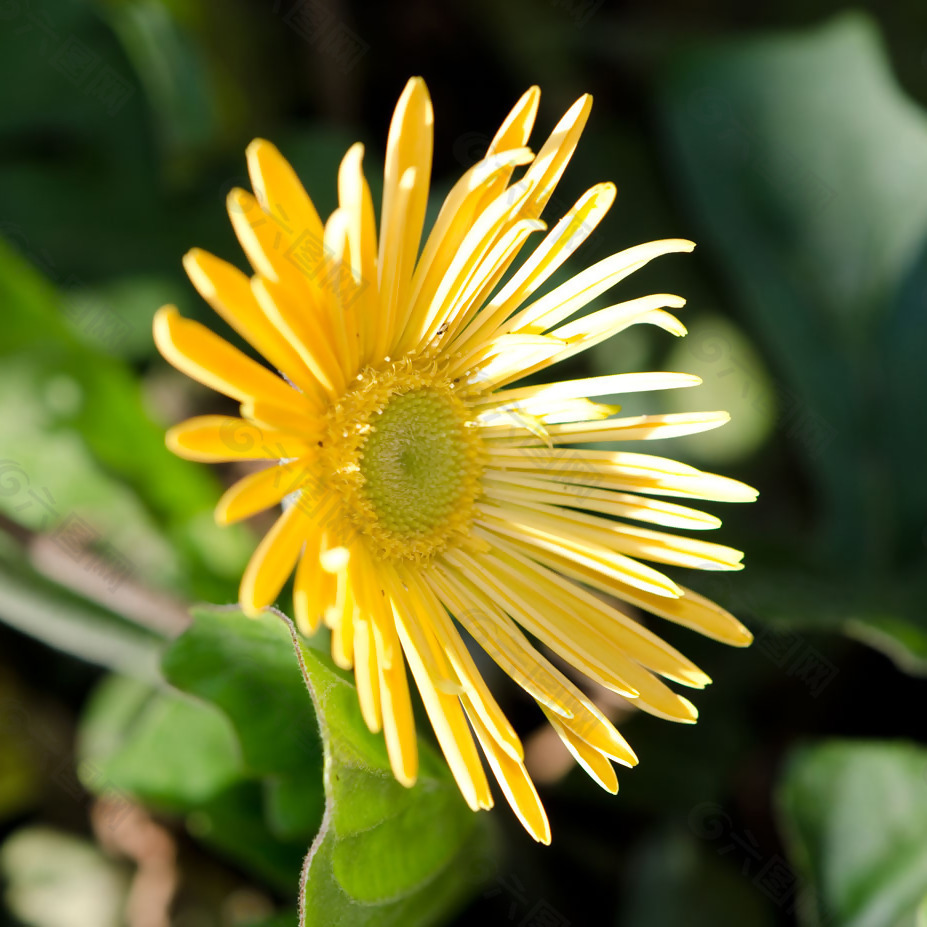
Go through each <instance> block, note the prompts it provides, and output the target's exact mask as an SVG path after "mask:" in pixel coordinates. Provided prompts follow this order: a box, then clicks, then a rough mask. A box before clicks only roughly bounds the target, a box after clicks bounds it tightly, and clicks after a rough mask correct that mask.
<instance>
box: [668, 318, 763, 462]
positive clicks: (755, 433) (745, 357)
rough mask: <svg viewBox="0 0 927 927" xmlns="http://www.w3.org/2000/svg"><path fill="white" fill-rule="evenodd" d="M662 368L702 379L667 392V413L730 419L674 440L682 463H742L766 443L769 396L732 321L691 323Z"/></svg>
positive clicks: (758, 364)
mask: <svg viewBox="0 0 927 927" xmlns="http://www.w3.org/2000/svg"><path fill="white" fill-rule="evenodd" d="M665 365H666V366H665V369H667V370H680V371H685V372H686V373H694V374H695V375H696V376H700V377H701V378H702V384H701V385H700V386H698V387H696V388H695V389H674V390H668V391H667V395H666V397H665V400H664V402H665V406H666V408H667V410H668V411H670V412H699V411H714V410H723V411H725V412H729V413H730V415H731V420H730V422H728V423H727V424H726V425H725V426H724V427H723V428H718V429H715V430H712V431H709V432H703V433H702V434H697V435H691V436H687V437H684V438H678V439H677V440H676V441H675V447H678V448H680V454H681V455H682V456H683V458H684V459H689V457H692V458H694V459H696V460H697V461H701V462H704V463H707V464H711V465H718V466H722V465H726V464H729V463H734V462H737V461H740V460H743V459H744V458H746V457H748V456H749V455H750V454H751V453H753V452H754V451H756V450H757V449H758V448H759V447H761V446H762V445H763V443H764V442H765V441H766V440H767V438H768V437H769V435H770V433H771V432H772V430H773V427H774V424H775V416H776V400H775V394H774V391H773V388H772V384H771V383H770V380H769V374H768V372H767V371H766V370H765V368H764V365H763V361H762V359H761V358H760V357H759V355H758V354H757V352H756V350H755V349H754V348H753V346H752V345H751V344H750V342H749V340H748V339H747V338H746V337H745V336H744V334H743V333H742V332H741V331H740V330H739V329H738V327H737V326H736V325H734V324H733V323H732V322H730V321H729V320H727V319H724V318H722V317H721V316H707V317H706V316H701V317H699V318H697V319H696V320H695V321H694V322H693V323H691V324H690V325H689V334H688V335H687V336H686V337H685V338H682V339H680V340H678V341H676V342H675V343H674V344H673V346H672V349H671V350H670V352H669V354H668V355H667V358H666V361H665Z"/></svg>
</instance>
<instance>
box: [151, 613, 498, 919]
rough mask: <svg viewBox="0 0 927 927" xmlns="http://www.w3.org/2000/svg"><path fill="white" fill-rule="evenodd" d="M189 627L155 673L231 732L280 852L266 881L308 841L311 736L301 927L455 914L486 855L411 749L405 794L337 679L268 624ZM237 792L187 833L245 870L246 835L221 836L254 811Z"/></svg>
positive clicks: (291, 636)
mask: <svg viewBox="0 0 927 927" xmlns="http://www.w3.org/2000/svg"><path fill="white" fill-rule="evenodd" d="M193 617H194V621H193V624H192V626H191V627H190V629H189V630H188V631H186V632H185V633H184V634H183V635H182V636H181V637H180V638H178V639H177V640H176V641H175V642H174V643H173V644H172V645H171V647H170V648H169V649H168V651H167V652H166V654H165V656H164V659H163V661H162V667H163V671H164V674H165V677H166V678H167V679H168V680H169V681H170V682H171V683H172V684H173V685H175V686H176V687H178V688H180V689H182V690H183V691H185V692H187V693H189V694H191V695H195V696H197V697H198V698H201V699H204V700H206V701H208V702H211V703H212V704H214V705H216V706H218V707H219V708H220V709H221V710H222V711H223V712H224V713H225V714H226V715H227V716H228V718H229V720H230V721H231V722H232V725H233V727H234V728H235V731H236V734H237V735H238V738H239V741H240V743H241V747H242V754H243V757H244V760H245V769H246V772H247V773H249V774H253V775H259V776H261V777H263V785H262V790H263V791H262V801H263V803H264V809H265V819H266V821H267V822H268V824H269V825H270V827H271V829H272V830H273V832H274V833H276V834H277V836H278V838H279V845H280V848H281V849H280V850H279V852H278V853H277V856H276V862H275V863H274V864H273V865H272V866H270V867H268V868H269V869H270V870H272V871H276V872H277V873H278V875H279V874H282V873H285V872H286V871H287V869H286V860H287V859H288V858H289V857H288V856H287V854H288V852H289V851H288V850H287V849H286V847H289V846H291V845H292V843H293V841H294V840H295V839H296V838H297V837H298V836H301V837H303V839H305V838H306V837H307V836H308V835H307V831H308V830H309V829H310V825H311V831H310V832H311V833H314V832H315V830H316V829H317V828H318V824H319V819H320V816H321V810H322V809H321V802H320V801H318V800H319V799H321V796H322V763H321V761H322V754H321V744H320V742H319V725H321V727H322V730H323V733H324V749H325V775H324V789H325V791H324V798H325V817H324V820H323V821H322V827H321V830H320V831H319V833H318V836H317V837H316V840H315V843H314V844H313V846H312V849H311V851H310V853H309V856H308V857H307V859H306V865H305V869H304V872H303V883H302V884H303V903H304V914H303V921H302V924H303V925H304V927H309V925H313V924H325V925H332V927H335V925H338V924H345V925H347V924H350V925H352V927H354V925H364V924H374V923H375V924H377V925H380V924H384V925H386V924H402V925H404V927H405V925H408V927H415V925H418V924H421V925H425V924H432V923H435V922H436V921H438V920H439V919H440V918H441V917H444V916H446V915H447V914H448V912H450V911H451V910H452V909H453V908H455V907H456V906H457V905H458V904H460V903H461V901H462V900H463V899H464V898H465V897H466V895H467V894H468V893H469V892H470V891H472V890H473V888H475V887H476V886H475V885H474V884H473V879H472V878H470V876H469V875H468V873H470V872H471V871H472V865H469V863H470V862H472V859H473V857H474V855H476V854H482V855H486V853H487V852H488V848H487V845H486V835H485V831H484V828H483V827H482V826H480V825H481V823H482V821H481V820H480V819H479V818H477V816H476V815H474V814H473V813H472V812H471V811H470V810H469V809H468V808H467V806H466V804H465V803H464V801H463V799H462V798H461V797H460V794H459V792H458V790H457V787H456V785H455V784H454V782H453V779H452V778H451V776H450V773H449V772H448V770H447V767H446V764H445V763H444V762H443V760H441V759H440V758H439V757H438V756H436V754H435V753H434V751H433V750H432V749H431V748H430V747H428V745H426V744H424V743H421V744H420V747H419V750H420V756H421V763H420V774H419V782H418V784H417V785H416V786H415V787H414V788H412V789H405V788H403V787H402V786H401V785H399V783H398V782H396V781H395V779H394V778H393V776H392V773H391V772H390V768H389V761H388V758H387V755H386V748H385V747H384V744H383V739H382V737H380V736H376V735H373V734H371V733H370V732H369V731H368V730H367V728H366V726H365V725H364V722H363V720H362V718H361V715H360V708H359V706H358V702H357V693H356V691H355V689H354V685H353V681H352V679H351V677H350V676H349V675H348V674H346V673H344V672H342V671H341V670H339V669H337V668H336V667H335V666H334V665H333V664H332V662H331V660H330V659H329V658H328V657H327V656H325V655H323V654H322V653H320V652H318V651H316V650H311V649H309V648H308V647H307V646H306V644H305V643H304V642H303V641H302V640H301V639H300V638H299V637H298V635H297V634H296V632H295V629H294V628H293V627H292V625H290V624H289V623H284V620H281V618H282V616H280V617H278V616H276V615H273V614H270V613H266V614H264V615H262V616H261V617H260V618H257V619H251V618H246V617H245V616H244V615H242V614H241V612H240V611H238V610H237V609H234V608H212V609H207V608H199V609H196V610H195V611H194V616H193ZM294 647H295V649H296V653H295V654H294ZM300 671H301V672H300ZM307 687H308V688H309V692H308V693H307V691H306V688H307ZM310 695H311V698H310ZM313 703H314V704H315V706H316V717H314V716H313V711H312V707H313ZM316 718H318V720H316ZM244 785H245V784H242V785H240V786H236V787H235V788H234V789H232V790H230V791H229V793H228V794H227V795H226V796H225V797H224V798H223V797H222V796H220V799H217V800H216V801H215V802H213V803H211V804H210V805H209V806H207V807H203V808H201V809H199V810H198V811H197V813H196V815H195V817H194V818H193V819H192V821H191V827H192V829H193V831H194V833H196V834H198V835H200V836H202V837H203V838H204V839H210V840H212V841H213V842H214V843H215V844H216V845H217V846H220V847H221V848H222V849H223V850H224V851H225V852H226V853H231V854H239V856H240V855H241V854H250V855H249V861H248V865H250V866H254V865H255V860H254V859H253V858H252V857H254V855H255V854H254V853H253V852H251V850H252V849H253V848H251V847H249V846H245V845H244V844H246V843H249V842H253V841H254V840H257V836H258V835H257V834H256V833H255V832H254V831H253V822H252V823H251V825H250V826H251V827H252V831H250V832H249V833H250V836H249V837H248V838H247V839H246V840H239V839H235V837H234V831H233V830H232V826H233V824H234V822H235V820H236V815H238V814H239V813H242V812H241V811H240V809H241V808H242V807H243V806H244V807H246V806H247V805H248V803H249V802H253V800H254V796H253V795H252V794H251V793H248V794H246V793H245V792H244V791H243V789H244ZM245 817H247V815H245ZM248 820H250V819H248ZM265 839H266V835H265ZM465 861H466V862H467V863H468V865H464V862H465ZM278 881H279V880H278Z"/></svg>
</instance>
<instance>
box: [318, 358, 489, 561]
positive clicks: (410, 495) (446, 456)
mask: <svg viewBox="0 0 927 927" xmlns="http://www.w3.org/2000/svg"><path fill="white" fill-rule="evenodd" d="M358 379H359V381H360V382H359V383H358V385H357V387H355V388H354V389H353V390H351V391H349V392H348V393H347V394H346V395H345V397H344V398H343V399H342V401H341V402H340V403H339V404H338V407H337V408H336V410H335V413H334V415H333V418H332V420H331V421H332V427H331V429H330V431H329V434H330V436H331V441H327V442H326V451H327V454H326V456H327V460H328V464H327V466H325V469H326V470H328V472H329V473H330V474H331V475H332V477H333V484H334V486H335V487H337V489H338V492H339V495H340V496H341V498H342V501H343V503H344V506H345V512H346V514H347V516H348V518H349V519H350V521H351V523H353V525H354V527H355V528H356V529H357V530H358V531H359V533H360V534H362V535H363V536H364V538H365V540H366V541H367V542H368V544H369V549H370V551H371V553H373V554H374V555H375V556H378V557H380V558H382V559H391V560H392V559H403V560H416V561H423V560H427V559H428V558H430V557H431V556H432V555H433V554H435V553H437V552H438V551H440V550H443V549H445V548H447V547H448V546H449V545H450V544H452V543H454V541H455V539H457V540H463V538H464V537H465V536H466V535H467V534H468V531H469V527H470V522H471V520H472V516H473V503H474V501H475V499H476V497H477V495H478V493H479V486H480V484H479V476H480V471H481V457H482V452H481V449H482V442H481V441H480V439H479V435H478V433H477V432H478V429H477V428H475V427H473V425H472V423H471V421H470V415H469V410H468V406H467V403H466V402H465V401H464V399H463V398H461V396H460V395H458V394H457V392H455V390H454V388H453V385H452V384H451V383H449V382H447V381H445V380H442V379H441V378H440V377H435V376H434V375H433V373H429V372H426V371H422V370H416V369H414V368H413V367H412V366H411V365H409V364H407V363H403V362H398V363H397V364H395V365H394V366H393V367H392V368H390V369H388V370H386V371H376V372H374V371H370V372H369V373H367V374H366V375H364V376H362V377H359V378H358Z"/></svg>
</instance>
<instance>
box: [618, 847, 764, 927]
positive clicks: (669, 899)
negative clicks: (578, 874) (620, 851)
mask: <svg viewBox="0 0 927 927" xmlns="http://www.w3.org/2000/svg"><path fill="white" fill-rule="evenodd" d="M624 879H625V886H626V888H625V891H624V892H623V896H622V897H623V904H622V908H621V913H620V915H619V917H618V920H617V921H616V923H617V925H618V927H666V925H668V924H685V925H686V927H742V925H744V924H749V925H750V927H768V925H771V924H772V923H773V922H774V921H773V917H772V914H771V912H770V910H769V906H768V905H767V904H766V902H765V901H764V896H763V895H762V894H761V893H760V891H759V890H758V889H757V887H756V886H755V885H754V884H753V882H752V881H751V880H750V878H748V877H745V876H744V875H743V873H741V872H740V871H739V870H738V869H737V868H735V867H734V866H732V865H730V864H726V863H725V860H724V857H722V856H719V855H718V853H717V850H716V849H715V848H714V847H711V846H709V845H707V844H704V843H703V844H699V843H698V842H697V841H696V840H694V839H693V838H692V836H691V835H690V834H686V833H685V832H681V831H667V832H665V833H660V834H656V835H654V836H652V837H650V838H649V839H647V840H646V841H645V842H644V844H643V846H640V847H637V848H636V852H635V853H634V855H633V859H632V862H631V865H630V867H629V871H628V872H626V873H625V875H624Z"/></svg>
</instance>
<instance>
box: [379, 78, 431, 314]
mask: <svg viewBox="0 0 927 927" xmlns="http://www.w3.org/2000/svg"><path fill="white" fill-rule="evenodd" d="M433 131H434V112H433V110H432V107H431V99H430V97H429V95H428V88H427V87H426V86H425V82H424V81H423V80H422V79H421V78H420V77H413V78H412V79H411V80H409V82H408V83H407V84H406V86H405V89H404V90H403V92H402V96H400V98H399V102H398V103H397V104H396V111H395V113H394V114H393V119H392V122H391V123H390V128H389V136H388V138H387V141H386V164H385V168H384V181H383V207H382V210H381V220H380V224H381V227H382V232H381V235H380V247H379V257H378V262H377V263H378V266H379V269H380V293H381V294H382V295H383V296H384V297H386V296H388V298H389V299H390V300H392V299H393V298H394V297H393V296H392V295H389V294H395V303H393V305H397V304H398V305H403V304H404V303H405V301H406V299H407V297H408V291H409V286H410V284H411V281H412V271H413V269H414V267H415V260H416V258H417V257H418V249H419V244H420V242H421V237H422V227H423V224H424V221H425V209H426V207H427V205H428V188H429V181H430V177H431V155H432V146H433ZM410 170H411V171H412V173H411V174H410V173H409V171H410ZM409 178H411V181H410V180H409ZM403 181H405V182H406V183H407V184H409V189H408V193H407V194H405V196H406V199H407V201H406V203H405V204H404V207H403V210H402V211H403V221H402V223H401V225H400V226H399V227H398V228H397V227H396V222H395V217H394V212H395V211H396V209H397V207H398V204H399V200H400V198H401V197H402V196H403V194H401V193H400V184H401V183H402V182H403Z"/></svg>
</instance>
